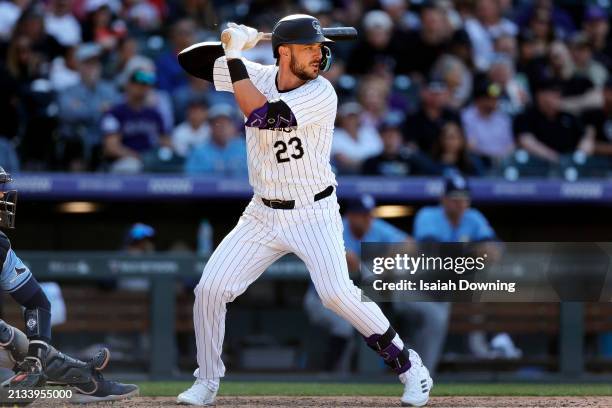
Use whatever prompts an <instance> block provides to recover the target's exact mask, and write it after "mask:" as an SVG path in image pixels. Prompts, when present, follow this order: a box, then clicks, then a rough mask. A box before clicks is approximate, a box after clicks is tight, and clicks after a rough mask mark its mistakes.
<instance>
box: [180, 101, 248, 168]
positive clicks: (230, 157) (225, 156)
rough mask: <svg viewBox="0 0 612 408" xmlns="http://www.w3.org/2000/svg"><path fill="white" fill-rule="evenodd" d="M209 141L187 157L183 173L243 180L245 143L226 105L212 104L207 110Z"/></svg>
mask: <svg viewBox="0 0 612 408" xmlns="http://www.w3.org/2000/svg"><path fill="white" fill-rule="evenodd" d="M208 120H209V122H210V128H211V133H210V139H209V140H208V141H207V142H205V143H203V144H201V145H199V146H196V147H195V148H194V149H193V150H192V151H191V152H190V153H189V154H188V156H187V161H186V162H185V172H186V173H187V174H206V175H211V176H215V175H216V176H218V177H237V178H245V177H246V176H247V173H248V169H247V157H246V156H247V153H246V142H245V140H244V138H243V136H242V135H241V134H240V133H239V132H238V130H237V128H236V124H235V120H236V112H235V111H234V109H233V108H232V107H231V106H230V105H214V106H212V107H211V108H210V110H209V111H208Z"/></svg>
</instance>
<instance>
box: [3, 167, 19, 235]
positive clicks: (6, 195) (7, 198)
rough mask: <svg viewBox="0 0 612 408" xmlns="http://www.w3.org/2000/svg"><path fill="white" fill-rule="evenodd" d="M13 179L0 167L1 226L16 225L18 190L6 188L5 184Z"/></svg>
mask: <svg viewBox="0 0 612 408" xmlns="http://www.w3.org/2000/svg"><path fill="white" fill-rule="evenodd" d="M11 181H13V179H12V178H11V175H10V174H8V173H7V172H6V171H5V170H4V169H3V168H2V167H0V227H3V228H14V227H15V209H16V207H17V191H16V190H5V187H4V185H5V184H9V183H10V182H11Z"/></svg>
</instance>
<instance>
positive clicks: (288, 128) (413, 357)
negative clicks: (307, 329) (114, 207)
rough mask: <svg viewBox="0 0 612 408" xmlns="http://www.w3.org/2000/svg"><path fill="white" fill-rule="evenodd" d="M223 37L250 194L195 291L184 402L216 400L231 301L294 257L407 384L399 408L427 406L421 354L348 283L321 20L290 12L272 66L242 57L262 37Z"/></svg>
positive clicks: (216, 76)
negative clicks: (192, 363)
mask: <svg viewBox="0 0 612 408" xmlns="http://www.w3.org/2000/svg"><path fill="white" fill-rule="evenodd" d="M224 33H225V34H224V36H225V38H226V39H227V41H226V42H224V43H223V49H224V51H225V55H224V56H221V57H219V58H217V59H216V60H214V63H211V65H213V66H211V67H207V69H209V70H211V71H212V72H211V73H209V74H208V75H209V77H211V78H212V79H213V82H214V85H215V88H216V89H217V90H218V91H226V92H233V93H234V96H235V98H236V101H237V103H238V106H239V107H240V110H241V111H242V113H243V114H244V116H245V118H246V123H245V128H246V140H247V145H248V155H247V158H248V168H249V181H250V184H251V185H252V186H253V189H254V196H253V198H252V200H251V202H250V203H249V205H248V206H247V208H246V210H245V211H244V213H243V214H242V216H241V218H240V220H239V221H238V224H237V225H236V227H235V228H234V229H233V230H232V231H231V232H230V233H229V234H228V235H227V236H226V237H225V239H224V240H223V241H222V242H221V244H220V245H219V246H218V247H217V249H216V250H215V251H214V253H213V254H212V256H211V257H210V260H209V261H208V263H207V264H206V266H205V268H204V272H203V274H202V278H201V279H200V282H199V283H198V285H197V286H196V288H195V296H196V298H195V305H194V310H193V311H194V325H195V333H196V342H197V351H198V354H197V360H198V369H196V371H195V373H194V376H195V377H196V380H195V383H194V384H193V386H191V388H189V389H188V390H186V391H185V392H183V393H181V394H180V395H179V396H178V402H179V403H185V404H192V405H209V404H212V403H213V402H214V399H215V396H216V394H217V389H218V387H219V379H220V377H223V375H224V374H225V366H224V365H223V361H221V351H222V345H223V337H224V332H225V313H226V304H227V303H228V302H232V301H233V300H234V299H236V297H237V296H239V295H240V294H242V293H243V292H244V291H245V290H246V289H247V287H248V286H249V285H250V284H251V283H253V282H254V281H255V280H256V279H257V278H258V277H259V276H260V275H261V274H262V273H263V272H264V271H265V270H266V269H267V268H268V267H269V266H270V265H271V264H272V263H273V262H274V261H276V260H277V259H279V258H281V257H282V256H283V255H285V254H288V253H294V254H296V255H297V256H298V257H300V259H302V261H304V263H305V264H306V266H307V268H308V271H309V273H310V276H311V279H312V281H313V283H314V286H315V289H316V291H317V293H318V294H319V296H320V298H321V301H322V303H323V305H325V307H327V308H329V309H331V310H332V311H334V312H335V313H337V314H338V315H339V316H341V317H342V318H344V319H346V320H347V321H348V322H350V323H351V324H352V325H353V326H354V327H355V328H356V329H357V330H358V331H359V332H360V333H361V334H362V335H363V336H364V338H365V341H366V342H367V344H368V345H369V346H370V347H371V348H372V349H374V350H375V351H376V352H377V353H379V354H380V355H381V356H382V358H383V359H384V361H385V363H386V364H387V365H388V366H390V367H391V368H393V369H394V370H395V371H396V372H397V374H398V375H399V378H400V380H401V382H402V383H404V385H405V389H404V393H403V395H402V397H401V401H402V404H404V405H412V406H423V405H425V404H426V403H427V401H428V399H429V392H430V389H431V387H432V386H433V381H432V379H431V377H430V376H429V371H428V370H427V368H426V367H425V366H424V365H423V363H422V362H421V359H420V357H419V356H418V354H417V353H416V352H414V351H413V350H408V349H407V348H405V347H404V343H403V341H402V340H401V339H400V338H399V336H398V335H397V334H396V332H395V330H394V329H393V328H392V327H391V325H390V324H389V321H388V320H387V318H386V317H385V316H384V315H383V313H382V312H381V310H380V308H379V307H378V306H377V305H376V304H375V303H373V302H362V301H361V292H360V290H359V289H358V288H357V287H355V285H354V284H353V282H352V281H351V280H350V279H349V274H348V268H347V263H346V258H345V249H344V242H343V238H342V228H343V227H342V220H341V218H340V213H339V206H338V202H337V198H336V194H335V188H336V186H337V183H336V179H335V176H334V173H333V172H332V169H331V166H330V162H329V161H330V149H331V143H332V134H333V129H334V119H335V117H336V107H337V102H338V100H337V96H336V93H335V91H334V88H333V87H332V85H331V84H330V83H329V81H327V80H326V79H324V78H323V77H321V76H319V74H320V72H321V71H325V70H327V69H328V68H329V65H330V63H331V51H330V49H329V47H328V44H329V43H331V42H332V41H331V40H329V39H328V38H326V37H325V36H324V35H323V32H322V29H321V25H320V23H319V21H318V20H317V19H316V18H314V17H311V16H308V15H304V14H296V15H290V16H288V17H285V18H283V19H281V20H280V21H279V22H278V23H277V24H276V25H275V26H274V29H273V32H272V47H273V51H274V56H275V57H276V59H277V63H276V66H272V65H270V66H264V65H260V64H256V63H253V62H251V61H248V60H246V59H245V58H242V55H241V52H242V50H244V49H247V48H250V47H253V46H254V45H255V44H256V43H257V41H258V40H259V38H260V36H261V35H260V34H258V32H257V30H255V29H254V28H250V27H246V26H244V25H236V24H233V23H230V24H229V28H228V30H226V31H225V32H224ZM227 33H229V35H228V34H227ZM228 37H229V38H228ZM203 75H204V76H206V74H203Z"/></svg>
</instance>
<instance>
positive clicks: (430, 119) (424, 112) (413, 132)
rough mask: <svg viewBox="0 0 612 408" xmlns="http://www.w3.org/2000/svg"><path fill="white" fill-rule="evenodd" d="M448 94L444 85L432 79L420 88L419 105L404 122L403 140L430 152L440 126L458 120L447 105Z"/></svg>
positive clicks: (425, 151)
mask: <svg viewBox="0 0 612 408" xmlns="http://www.w3.org/2000/svg"><path fill="white" fill-rule="evenodd" d="M449 103H450V95H449V93H448V89H447V88H446V85H445V84H444V83H443V82H442V81H439V80H437V79H432V80H430V81H429V83H428V84H426V85H425V86H424V87H423V88H422V89H421V106H420V107H419V109H418V110H417V111H416V112H414V113H412V114H410V115H408V117H406V121H405V122H404V129H403V133H404V141H405V142H406V143H408V144H409V145H412V146H413V147H417V148H419V149H420V150H421V151H422V152H423V153H426V154H429V153H431V150H432V147H433V146H434V144H435V143H436V141H437V139H438V135H439V134H440V130H441V129H442V126H444V124H446V123H447V122H459V121H460V118H459V114H458V113H457V112H456V111H455V110H454V109H452V108H450V107H449Z"/></svg>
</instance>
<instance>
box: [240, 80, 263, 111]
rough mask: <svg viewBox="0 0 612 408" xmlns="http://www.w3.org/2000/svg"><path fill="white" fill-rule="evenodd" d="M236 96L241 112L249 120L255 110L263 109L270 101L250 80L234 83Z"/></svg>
mask: <svg viewBox="0 0 612 408" xmlns="http://www.w3.org/2000/svg"><path fill="white" fill-rule="evenodd" d="M234 96H235V97H236V102H237V103H238V106H239V107H240V110H241V111H242V113H243V114H244V116H246V117H247V118H248V117H249V116H250V115H251V113H253V111H254V110H255V109H258V108H261V107H262V106H263V105H264V104H265V103H266V102H268V100H267V99H266V97H265V96H264V95H263V94H262V93H261V92H259V89H257V88H256V87H255V85H253V82H251V80H250V79H243V80H241V81H238V82H234Z"/></svg>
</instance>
